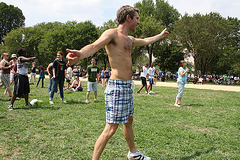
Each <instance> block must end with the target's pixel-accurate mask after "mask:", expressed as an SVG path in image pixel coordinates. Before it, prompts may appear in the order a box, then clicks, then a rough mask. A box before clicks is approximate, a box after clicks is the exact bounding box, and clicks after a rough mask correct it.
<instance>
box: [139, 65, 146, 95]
mask: <svg viewBox="0 0 240 160" xmlns="http://www.w3.org/2000/svg"><path fill="white" fill-rule="evenodd" d="M147 67H148V63H146V64H145V66H143V67H142V71H141V75H140V77H141V80H142V86H141V87H140V89H139V90H138V91H137V93H140V91H141V90H142V89H143V87H145V90H146V93H147V94H148V89H147V80H146V78H147V74H148V69H147Z"/></svg>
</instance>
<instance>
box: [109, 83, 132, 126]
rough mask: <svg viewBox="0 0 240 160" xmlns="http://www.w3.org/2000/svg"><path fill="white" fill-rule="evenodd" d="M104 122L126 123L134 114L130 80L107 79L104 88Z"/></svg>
mask: <svg viewBox="0 0 240 160" xmlns="http://www.w3.org/2000/svg"><path fill="white" fill-rule="evenodd" d="M105 105H106V109H107V110H106V122H107V123H115V124H119V123H127V122H128V117H129V116H133V114H134V105H133V90H132V80H128V81H123V80H113V79H109V81H108V85H107V88H106V90H105Z"/></svg>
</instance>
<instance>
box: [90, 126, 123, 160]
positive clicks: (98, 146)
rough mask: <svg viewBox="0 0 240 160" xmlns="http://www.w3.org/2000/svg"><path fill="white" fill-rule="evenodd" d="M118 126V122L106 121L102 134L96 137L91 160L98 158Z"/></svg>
mask: <svg viewBox="0 0 240 160" xmlns="http://www.w3.org/2000/svg"><path fill="white" fill-rule="evenodd" d="M117 128H118V124H110V123H107V124H106V126H105V128H104V130H103V132H102V134H101V135H100V136H99V137H98V139H97V141H96V143H95V146H94V151H93V157H92V160H98V159H99V158H100V156H101V154H102V152H103V150H104V148H105V146H106V144H107V142H108V140H109V139H110V138H111V137H112V136H113V135H114V133H115V132H116V130H117Z"/></svg>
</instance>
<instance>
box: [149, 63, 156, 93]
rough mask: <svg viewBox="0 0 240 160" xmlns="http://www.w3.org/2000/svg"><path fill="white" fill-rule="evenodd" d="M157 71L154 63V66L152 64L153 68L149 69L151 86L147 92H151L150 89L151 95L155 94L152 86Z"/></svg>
mask: <svg viewBox="0 0 240 160" xmlns="http://www.w3.org/2000/svg"><path fill="white" fill-rule="evenodd" d="M155 70H156V69H155V67H153V63H152V64H151V67H150V68H149V69H148V75H149V85H148V88H147V90H149V88H150V91H149V93H154V92H153V91H152V85H153V80H154V75H155Z"/></svg>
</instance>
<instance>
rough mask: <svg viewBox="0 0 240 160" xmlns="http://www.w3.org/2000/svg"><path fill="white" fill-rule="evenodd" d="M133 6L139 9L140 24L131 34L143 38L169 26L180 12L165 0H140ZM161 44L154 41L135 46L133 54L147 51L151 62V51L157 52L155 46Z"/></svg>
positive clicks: (136, 54)
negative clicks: (143, 45) (146, 44)
mask: <svg viewBox="0 0 240 160" xmlns="http://www.w3.org/2000/svg"><path fill="white" fill-rule="evenodd" d="M135 7H136V8H138V9H139V10H140V14H139V19H140V25H139V26H138V28H137V30H136V32H135V33H134V34H133V36H135V37H140V38H145V37H151V36H154V35H156V34H159V33H161V31H162V30H163V29H164V28H165V27H169V26H171V25H172V24H173V23H174V22H175V21H176V20H178V19H179V17H180V13H178V11H177V10H176V9H174V8H173V6H170V5H169V3H168V2H167V1H165V0H156V1H155V3H154V1H153V0H142V1H141V2H138V3H136V4H135ZM166 43H167V42H166ZM161 44H163V43H159V42H156V43H154V44H151V45H148V46H145V47H136V48H135V49H134V51H133V56H139V55H141V54H145V53H146V52H147V53H148V55H149V63H152V54H153V52H154V51H156V52H158V51H157V50H156V49H155V47H158V45H161Z"/></svg>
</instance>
